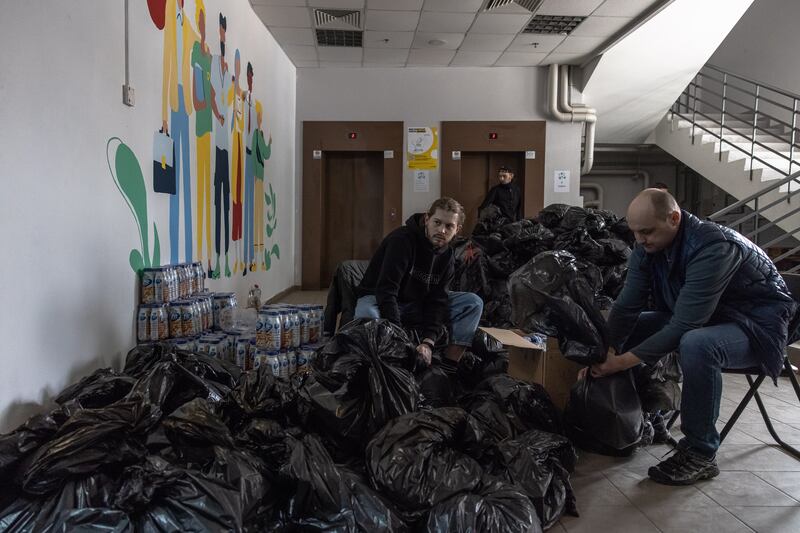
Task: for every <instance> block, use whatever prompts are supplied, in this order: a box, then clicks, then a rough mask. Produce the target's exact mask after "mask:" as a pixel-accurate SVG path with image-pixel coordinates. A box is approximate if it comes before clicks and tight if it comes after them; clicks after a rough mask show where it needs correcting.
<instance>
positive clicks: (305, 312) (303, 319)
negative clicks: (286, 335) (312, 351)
mask: <svg viewBox="0 0 800 533" xmlns="http://www.w3.org/2000/svg"><path fill="white" fill-rule="evenodd" d="M296 311H297V316H298V317H299V320H300V339H299V341H300V344H299V345H298V348H299V347H300V346H302V345H303V344H308V338H309V335H310V331H309V328H310V327H311V322H312V316H311V311H310V310H309V308H308V306H306V305H301V306H298V307H297V309H296Z"/></svg>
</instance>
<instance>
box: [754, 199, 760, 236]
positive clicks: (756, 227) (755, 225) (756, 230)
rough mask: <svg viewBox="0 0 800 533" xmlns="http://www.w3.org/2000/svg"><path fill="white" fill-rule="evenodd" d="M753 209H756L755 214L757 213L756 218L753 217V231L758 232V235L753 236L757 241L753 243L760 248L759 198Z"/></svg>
mask: <svg viewBox="0 0 800 533" xmlns="http://www.w3.org/2000/svg"><path fill="white" fill-rule="evenodd" d="M753 207H754V208H755V212H756V216H755V217H753V231H755V232H756V234H755V235H753V237H754V238H755V240H754V241H753V242H754V243H755V244H756V246H758V235H759V233H758V217H759V214H758V198H756V199H755V201H754V203H753Z"/></svg>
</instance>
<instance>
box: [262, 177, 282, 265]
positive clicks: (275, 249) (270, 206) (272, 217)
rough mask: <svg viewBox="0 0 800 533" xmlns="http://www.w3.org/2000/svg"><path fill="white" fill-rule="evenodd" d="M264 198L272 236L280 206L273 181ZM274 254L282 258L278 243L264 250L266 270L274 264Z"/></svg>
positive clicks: (269, 233) (268, 234) (270, 235)
mask: <svg viewBox="0 0 800 533" xmlns="http://www.w3.org/2000/svg"><path fill="white" fill-rule="evenodd" d="M264 200H265V201H266V202H267V228H266V229H267V237H272V234H273V233H275V229H276V228H277V227H278V215H277V207H278V206H277V204H276V201H275V191H273V190H272V184H271V183H270V184H269V194H267V193H264ZM273 255H274V256H275V259H280V258H281V249H280V247H279V246H278V243H275V244H273V245H272V248H271V249H269V250H266V249H265V250H264V265H266V270H269V269H270V267H271V266H272V259H271V256H273Z"/></svg>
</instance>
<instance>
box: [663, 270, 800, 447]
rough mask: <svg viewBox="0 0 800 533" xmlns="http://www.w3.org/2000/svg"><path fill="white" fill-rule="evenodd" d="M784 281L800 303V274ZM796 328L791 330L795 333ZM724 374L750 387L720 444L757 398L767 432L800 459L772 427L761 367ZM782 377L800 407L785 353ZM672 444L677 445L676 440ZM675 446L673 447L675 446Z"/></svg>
mask: <svg viewBox="0 0 800 533" xmlns="http://www.w3.org/2000/svg"><path fill="white" fill-rule="evenodd" d="M782 276H783V279H784V281H786V285H787V287H788V288H789V292H790V293H791V294H792V297H793V298H794V299H795V301H798V302H800V274H789V273H784V274H782ZM793 329H794V328H792V329H790V331H793ZM722 373H723V374H739V375H744V376H745V378H746V379H747V383H748V384H749V385H750V388H749V389H748V391H747V393H746V394H745V395H744V398H742V400H741V401H740V402H739V405H738V406H737V407H736V410H735V411H734V412H733V414H732V415H731V417H730V419H728V422H727V423H726V424H725V427H724V428H722V431H721V432H720V435H719V436H720V439H719V440H720V444H722V442H723V441H724V440H725V437H726V436H727V435H728V433H730V431H731V429H733V426H734V425H735V424H736V421H737V420H738V419H739V417H740V416H741V414H742V412H743V411H744V410H745V408H746V407H747V405H748V404H749V403H750V400H751V399H753V398H755V400H756V405H758V410H759V411H760V412H761V417H762V418H763V419H764V424H765V425H766V426H767V431H769V434H770V435H772V438H773V439H775V442H777V443H778V444H779V445H780V447H781V448H783V449H784V450H786V451H787V452H788V453H790V454H792V455H793V456H795V457H796V458H798V459H800V450H798V449H797V448H795V447H794V446H792V445H790V444H787V443H786V442H784V441H783V439H781V438H780V436H779V435H778V433H777V432H776V431H775V428H774V427H773V425H772V420H771V418H770V416H769V413H768V412H767V408H766V406H765V405H764V402H763V400H762V399H761V395H760V394H758V388H759V387H760V386H761V384H762V383H763V382H764V378H766V377H767V376H766V374H764V372H763V371H762V370H761V368H759V367H750V368H740V369H728V368H723V369H722ZM780 376H781V377H788V378H789V382H790V383H791V384H792V387H793V388H794V392H795V395H796V396H797V400H798V406H800V384H798V382H797V377H796V376H795V373H794V369H793V368H792V364H791V363H790V362H789V357H788V355H787V354H785V353H784V358H783V369H782V370H781V374H780ZM679 414H680V412H679V411H675V413H673V415H672V418H670V420H669V422H668V424H667V428H668V429H669V428H671V427H672V425H673V424H674V423H675V420H677V418H678V415H679ZM671 443H674V444H677V442H675V441H674V439H673V440H672V441H671ZM674 444H673V445H674Z"/></svg>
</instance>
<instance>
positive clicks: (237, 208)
mask: <svg viewBox="0 0 800 533" xmlns="http://www.w3.org/2000/svg"><path fill="white" fill-rule="evenodd" d="M241 72H242V63H241V58H240V57H239V50H238V49H237V50H236V54H235V58H234V76H233V87H232V88H231V92H230V98H229V99H228V101H229V102H230V103H233V120H232V121H231V131H232V133H233V142H232V143H231V150H232V153H231V178H232V181H233V231H232V232H231V240H232V241H233V254H234V258H233V273H234V274H236V273H238V272H239V270H240V269H242V268H244V263H243V262H242V202H243V200H244V197H243V195H242V189H243V180H242V178H243V173H244V169H243V168H242V149H243V148H244V147H243V146H242V133H243V131H244V91H243V90H242V88H241V86H240V84H239V81H240V75H241Z"/></svg>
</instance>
